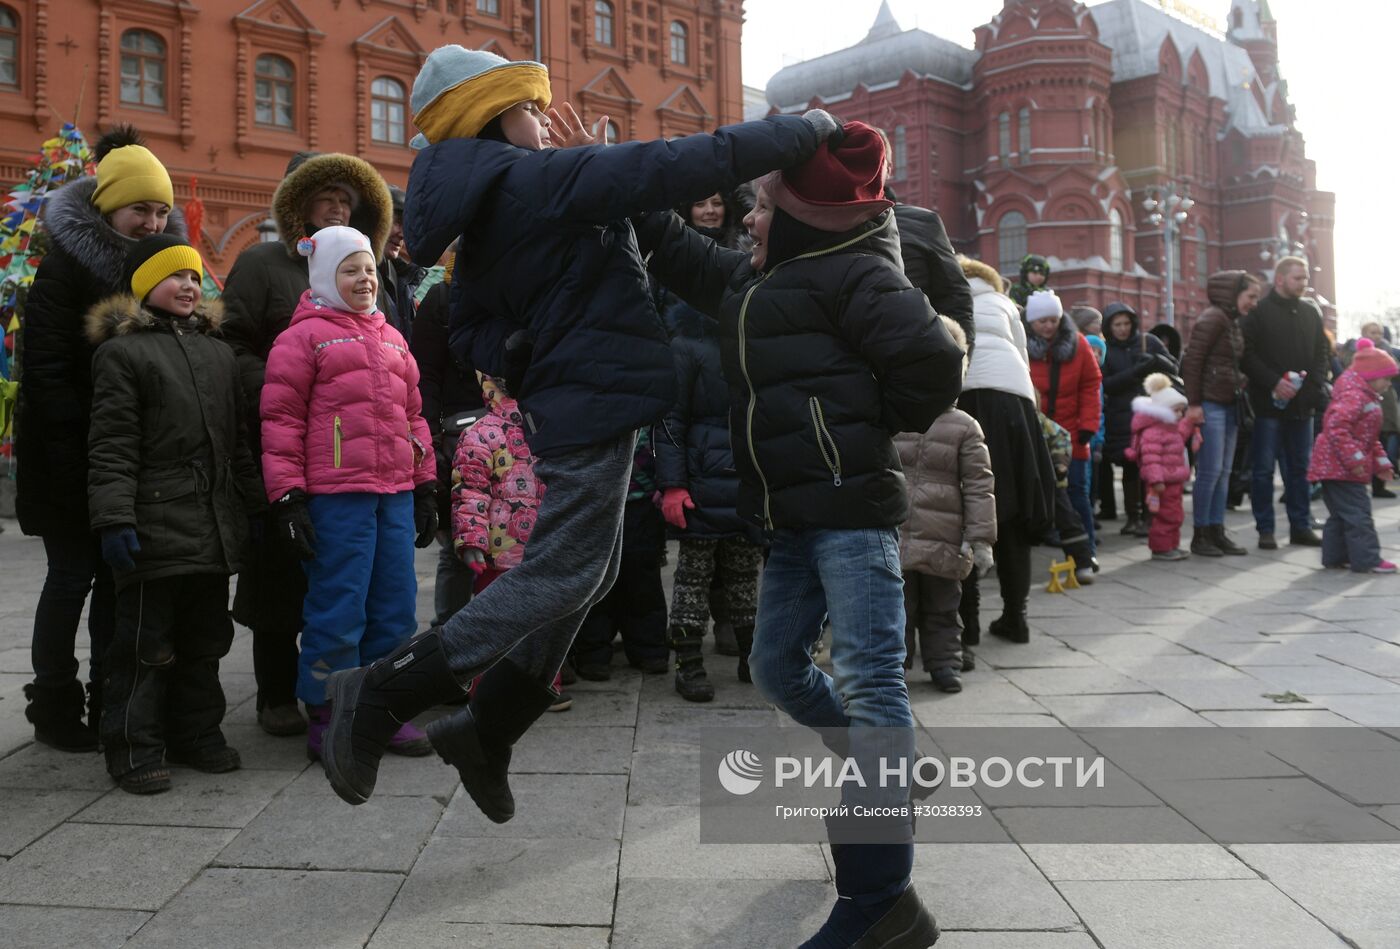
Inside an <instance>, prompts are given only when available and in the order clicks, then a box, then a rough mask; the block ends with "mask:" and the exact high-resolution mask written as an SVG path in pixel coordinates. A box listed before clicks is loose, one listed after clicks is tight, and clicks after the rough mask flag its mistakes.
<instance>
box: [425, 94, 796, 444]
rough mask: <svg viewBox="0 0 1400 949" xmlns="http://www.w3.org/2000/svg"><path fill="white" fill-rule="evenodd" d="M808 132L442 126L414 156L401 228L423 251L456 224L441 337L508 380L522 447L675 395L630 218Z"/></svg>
mask: <svg viewBox="0 0 1400 949" xmlns="http://www.w3.org/2000/svg"><path fill="white" fill-rule="evenodd" d="M817 144H818V142H817V135H816V132H815V131H814V130H813V128H812V126H811V125H809V124H808V123H807V122H806V121H804V120H802V119H801V118H798V117H796V116H772V117H770V118H767V119H763V120H762V121H759V122H746V123H744V124H742V125H734V126H729V127H727V128H722V129H720V130H719V131H718V132H716V133H715V134H714V135H690V136H687V137H685V138H679V139H675V140H673V141H669V142H668V141H653V142H626V143H623V144H621V145H610V146H601V145H596V146H590V147H587V148H560V149H546V150H544V151H528V150H526V149H523V148H516V147H514V146H512V145H508V144H506V143H504V142H500V141H495V140H491V139H476V138H456V139H448V140H447V141H443V142H438V143H437V144H435V145H430V146H429V147H427V148H425V149H423V150H422V151H421V152H419V153H418V157H417V158H415V159H414V161H413V171H412V173H411V174H410V175H409V181H408V201H407V203H406V205H405V209H404V240H405V242H406V243H407V244H408V246H409V248H410V249H411V250H412V252H413V255H414V259H415V260H417V261H418V262H419V263H422V264H428V263H431V262H434V261H436V260H437V258H438V257H439V256H440V255H441V254H442V252H443V250H445V249H446V247H447V245H448V244H450V243H451V242H452V240H453V239H454V238H456V237H458V236H459V235H460V236H461V239H462V242H461V245H460V248H459V251H458V257H457V265H456V270H455V273H454V277H453V280H452V291H451V299H452V318H451V320H452V323H451V325H452V344H453V348H454V350H455V351H456V352H457V355H458V358H459V359H460V360H461V361H462V362H464V363H466V364H469V365H471V366H474V367H475V368H476V369H478V370H480V371H482V372H485V373H487V374H489V375H493V376H503V377H505V378H507V379H508V380H510V382H511V385H512V388H513V390H514V391H515V393H516V397H517V398H518V399H519V402H520V407H521V409H522V411H523V414H524V416H525V433H526V438H527V439H528V440H529V442H530V449H531V450H532V451H533V452H534V453H535V454H536V455H539V456H541V457H551V456H555V455H558V454H560V453H563V452H567V451H570V450H574V449H578V448H581V447H584V446H587V445H591V444H597V443H599V442H603V441H607V440H609V439H612V438H616V437H618V436H620V435H622V434H623V433H624V432H627V431H629V430H631V429H636V428H640V427H642V426H644V425H649V424H652V423H654V422H656V421H657V420H659V419H660V418H661V417H662V416H663V415H664V414H665V413H666V412H667V411H669V410H670V408H671V406H672V405H673V404H674V402H675V396H676V374H675V369H674V367H673V365H672V362H671V352H670V347H669V346H668V344H667V339H666V332H665V330H664V328H663V327H662V324H661V320H660V318H659V317H658V316H657V313H656V307H655V306H654V304H653V303H652V300H651V297H650V294H649V288H648V285H647V278H646V271H645V270H644V268H643V265H642V260H641V256H640V255H639V254H638V252H637V242H636V238H635V235H634V234H633V231H632V226H631V224H630V223H629V222H628V218H629V217H631V216H632V215H635V214H639V213H641V212H644V211H656V210H659V209H662V208H670V207H674V206H675V205H677V204H680V203H682V202H684V201H693V200H697V199H699V198H703V197H706V196H708V195H711V194H714V193H715V192H716V191H722V190H725V189H728V188H732V187H733V186H734V185H735V183H736V182H738V181H743V180H747V179H750V178H756V177H758V176H759V175H762V174H764V173H766V172H768V171H772V170H773V169H775V168H780V167H786V166H791V165H795V164H797V163H799V162H801V161H804V160H805V159H806V158H807V157H808V156H810V155H811V154H812V153H813V152H814V151H815V150H816V147H817ZM522 331H523V333H522ZM516 334H522V335H523V336H525V337H528V340H529V347H530V350H531V352H530V355H529V357H528V360H525V359H521V360H520V361H521V362H522V363H527V365H525V366H524V368H523V371H522V366H520V365H515V364H514V363H515V360H514V359H512V365H511V366H507V365H506V357H505V344H506V341H507V340H508V339H511V338H512V337H515V336H516ZM517 338H519V337H517ZM513 376H514V377H515V378H512V377H513Z"/></svg>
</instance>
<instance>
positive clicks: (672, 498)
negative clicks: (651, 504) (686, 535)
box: [661, 488, 695, 530]
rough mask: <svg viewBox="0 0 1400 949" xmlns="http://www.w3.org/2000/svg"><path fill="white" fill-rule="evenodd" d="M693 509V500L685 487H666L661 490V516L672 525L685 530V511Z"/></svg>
mask: <svg viewBox="0 0 1400 949" xmlns="http://www.w3.org/2000/svg"><path fill="white" fill-rule="evenodd" d="M693 510H695V502H694V501H692V500H691V499H690V492H689V491H687V490H686V489H685V488H667V489H666V490H665V491H662V492H661V516H662V517H664V518H666V523H667V524H670V525H671V526H672V527H675V528H679V529H680V530H685V512H686V511H693Z"/></svg>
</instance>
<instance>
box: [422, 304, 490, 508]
mask: <svg viewBox="0 0 1400 949" xmlns="http://www.w3.org/2000/svg"><path fill="white" fill-rule="evenodd" d="M449 282H450V281H449V280H444V281H443V282H442V283H438V284H434V285H433V287H432V289H430V290H429V291H428V293H427V296H425V297H423V302H422V303H420V304H419V305H418V314H417V315H416V316H415V317H414V318H413V340H412V341H411V342H410V343H409V344H408V350H409V352H411V353H412V354H413V358H414V360H415V361H416V362H417V363H418V394H419V395H421V396H422V397H423V420H424V421H425V422H427V423H428V431H429V432H430V433H431V434H432V436H433V450H434V452H436V454H437V477H438V521H439V523H441V524H444V525H447V524H451V523H452V521H451V509H452V470H453V465H452V455H453V453H454V452H455V451H456V450H457V435H456V434H453V435H450V436H447V437H444V436H443V424H444V422H446V421H451V420H452V419H454V418H455V417H456V416H458V415H461V414H464V413H467V412H470V411H472V410H476V414H477V415H481V414H483V413H484V409H483V403H482V399H481V384H480V383H478V382H477V381H476V375H475V373H474V372H473V371H472V370H471V369H470V368H468V367H464V366H462V365H460V364H459V363H458V362H457V360H456V358H454V357H453V355H452V351H451V349H450V348H449V347H448V345H447V291H448V285H449Z"/></svg>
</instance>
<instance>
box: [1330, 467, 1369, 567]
mask: <svg viewBox="0 0 1400 949" xmlns="http://www.w3.org/2000/svg"><path fill="white" fill-rule="evenodd" d="M1322 503H1323V504H1325V505H1327V514H1328V517H1327V523H1326V525H1324V526H1323V528H1322V565H1323V566H1324V567H1342V566H1350V567H1351V569H1352V570H1354V571H1356V572H1357V573H1367V572H1369V571H1370V570H1371V568H1372V567H1374V566H1376V565H1377V564H1379V563H1380V562H1381V542H1380V538H1379V537H1377V536H1376V522H1375V521H1373V520H1372V519H1371V486H1370V485H1369V484H1358V483H1356V482H1354V481H1324V482H1322Z"/></svg>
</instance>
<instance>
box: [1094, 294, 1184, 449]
mask: <svg viewBox="0 0 1400 949" xmlns="http://www.w3.org/2000/svg"><path fill="white" fill-rule="evenodd" d="M1117 312H1120V311H1115V310H1114V309H1113V308H1112V307H1111V306H1110V307H1109V308H1108V310H1106V311H1105V313H1104V320H1103V325H1104V342H1105V343H1107V344H1108V345H1107V353H1106V354H1105V355H1104V359H1103V403H1104V404H1103V413H1104V422H1103V431H1104V438H1103V453H1104V457H1105V458H1108V459H1109V460H1111V461H1114V462H1117V463H1119V464H1122V463H1123V452H1124V451H1126V450H1127V448H1128V444H1129V443H1130V442H1131V441H1132V438H1133V399H1135V398H1136V397H1137V396H1140V395H1142V393H1143V389H1142V380H1144V379H1146V378H1147V377H1148V375H1149V374H1151V373H1154V372H1165V373H1167V374H1169V375H1170V374H1173V373H1175V372H1176V363H1175V362H1173V361H1172V358H1171V355H1170V354H1168V352H1167V347H1166V345H1165V344H1163V342H1162V341H1161V340H1160V339H1158V338H1157V337H1156V336H1153V335H1152V334H1151V333H1143V332H1142V331H1141V330H1140V329H1139V328H1138V316H1137V314H1136V313H1134V312H1132V311H1131V310H1123V311H1121V312H1124V313H1127V314H1128V315H1129V316H1130V317H1132V320H1133V333H1132V335H1131V336H1129V337H1128V338H1127V339H1126V340H1120V339H1118V338H1117V337H1115V336H1114V335H1113V334H1112V333H1111V332H1109V331H1108V323H1109V318H1110V317H1109V314H1110V313H1112V314H1114V315H1116V314H1117Z"/></svg>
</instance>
